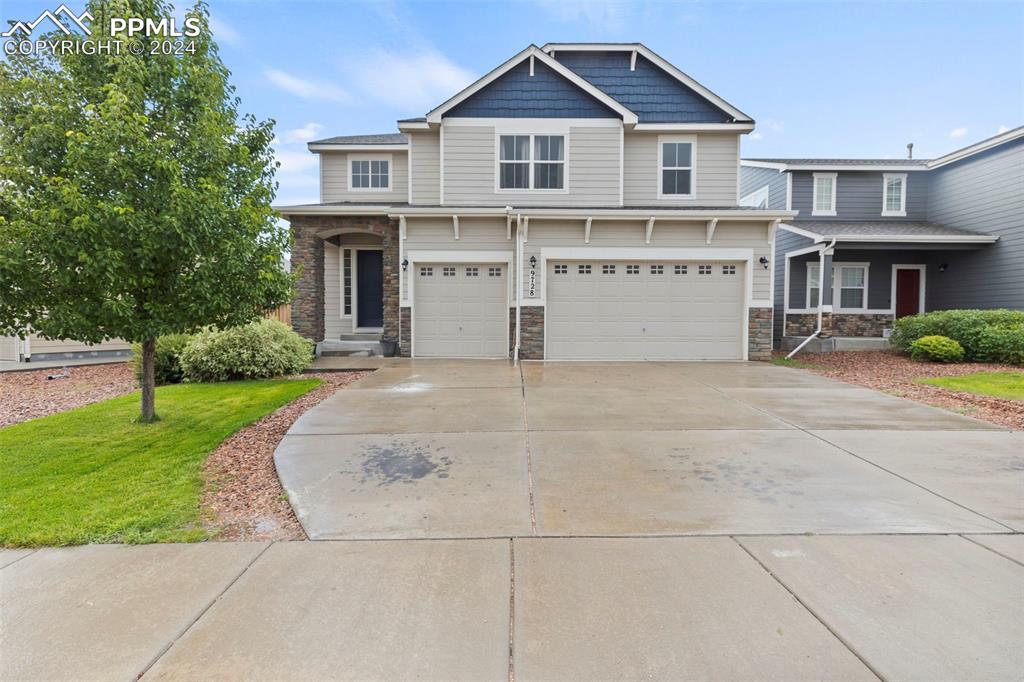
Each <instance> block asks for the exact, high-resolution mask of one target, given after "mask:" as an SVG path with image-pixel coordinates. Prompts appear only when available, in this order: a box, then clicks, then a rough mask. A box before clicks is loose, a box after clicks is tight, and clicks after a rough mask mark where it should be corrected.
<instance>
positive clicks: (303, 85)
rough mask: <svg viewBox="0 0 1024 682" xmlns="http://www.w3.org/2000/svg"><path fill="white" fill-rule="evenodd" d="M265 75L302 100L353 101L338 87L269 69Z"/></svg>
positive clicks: (274, 83)
mask: <svg viewBox="0 0 1024 682" xmlns="http://www.w3.org/2000/svg"><path fill="white" fill-rule="evenodd" d="M263 75H264V76H266V77H267V80H268V81H270V82H271V83H272V84H273V85H275V86H277V87H278V88H280V89H281V90H284V91H285V92H288V93H291V94H293V95H295V96H296V97H301V98H302V99H326V100H330V101H333V102H348V101H349V100H350V99H351V97H350V96H349V94H348V93H347V92H345V91H344V90H343V89H341V88H339V87H338V86H336V85H331V84H330V83H324V82H322V81H314V80H309V79H306V78H299V77H298V76H293V75H292V74H290V73H287V72H285V71H281V70H279V69H268V70H266V71H265V72H264V73H263Z"/></svg>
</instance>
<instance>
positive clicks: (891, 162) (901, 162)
mask: <svg viewBox="0 0 1024 682" xmlns="http://www.w3.org/2000/svg"><path fill="white" fill-rule="evenodd" d="M743 160H744V161H761V162H762V163H788V164H792V165H794V166H924V165H927V164H928V159H748V158H744V159H743Z"/></svg>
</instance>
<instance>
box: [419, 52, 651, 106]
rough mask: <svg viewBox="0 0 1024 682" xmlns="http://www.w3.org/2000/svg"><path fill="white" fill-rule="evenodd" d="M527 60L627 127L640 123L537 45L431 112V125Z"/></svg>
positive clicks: (520, 53) (517, 55)
mask: <svg viewBox="0 0 1024 682" xmlns="http://www.w3.org/2000/svg"><path fill="white" fill-rule="evenodd" d="M526 59H538V60H540V62H541V63H542V64H544V65H545V66H547V67H549V68H550V69H552V70H553V71H554V72H555V73H557V74H558V75H560V76H562V77H563V78H565V79H566V80H568V81H569V82H570V83H572V84H573V85H575V86H576V87H578V88H579V89H580V90H582V91H583V92H585V93H586V94H588V95H590V96H591V97H593V98H594V99H596V100H597V101H599V102H600V103H601V104H604V105H605V106H606V107H608V108H609V109H611V110H612V111H614V112H616V113H617V114H619V115H620V116H621V117H622V121H623V123H625V124H627V125H634V124H636V122H637V121H638V120H639V119H638V117H637V115H636V114H634V113H633V112H632V111H630V110H629V109H627V108H626V107H624V106H623V105H622V104H620V103H619V102H617V101H616V100H614V99H612V98H611V97H609V96H608V95H607V94H605V93H604V92H603V91H602V90H600V89H598V88H597V87H595V86H593V85H591V84H590V83H589V82H588V81H586V80H585V79H583V78H582V77H581V76H579V75H578V74H577V73H576V72H574V71H572V70H571V69H569V68H567V67H565V66H564V65H562V64H560V63H559V62H558V61H557V60H556V59H554V58H553V57H551V55H549V54H547V53H546V52H544V51H543V50H541V49H540V48H539V47H537V46H536V45H530V46H529V47H527V48H526V49H525V50H523V51H522V52H519V53H518V54H516V55H515V56H513V57H512V58H511V59H509V60H507V61H505V62H504V63H502V64H501V65H499V66H498V67H497V68H495V69H492V70H491V71H490V72H488V73H487V74H485V75H484V76H483V77H481V78H479V79H477V80H476V81H475V82H474V83H472V84H471V85H469V86H468V87H466V88H464V89H462V90H461V91H459V92H458V93H456V94H455V95H453V96H452V97H449V98H448V99H447V100H445V101H444V102H443V103H442V104H441V105H440V106H437V107H435V108H434V109H432V110H430V111H429V112H428V113H427V123H441V121H442V117H443V116H444V113H445V112H446V111H449V110H450V109H452V108H453V107H455V106H456V105H457V104H459V103H460V102H463V101H465V100H467V99H469V98H470V97H471V96H473V95H474V94H476V93H477V92H479V91H481V90H483V89H484V88H485V87H487V86H488V85H490V84H491V83H493V82H494V81H496V80H497V79H499V78H501V77H502V76H503V75H505V74H506V73H508V72H509V71H511V70H512V69H514V68H515V67H517V66H519V64H521V63H522V62H523V61H524V60H526Z"/></svg>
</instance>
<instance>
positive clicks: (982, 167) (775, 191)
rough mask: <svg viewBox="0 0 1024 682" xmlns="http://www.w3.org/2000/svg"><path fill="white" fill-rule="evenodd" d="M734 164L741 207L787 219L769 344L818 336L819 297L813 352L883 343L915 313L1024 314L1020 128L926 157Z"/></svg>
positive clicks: (1023, 137)
mask: <svg viewBox="0 0 1024 682" xmlns="http://www.w3.org/2000/svg"><path fill="white" fill-rule="evenodd" d="M741 166H742V171H741V181H740V193H741V200H740V203H741V204H743V205H745V206H752V207H760V208H764V209H772V210H792V211H796V212H797V215H796V217H795V219H793V220H787V221H785V222H783V223H781V224H780V226H779V231H778V234H777V237H776V242H775V258H774V261H775V267H774V269H775V295H774V302H775V314H774V320H775V339H776V345H777V346H778V345H781V346H782V347H784V348H786V349H791V348H793V347H795V346H796V345H797V344H799V343H800V342H802V341H803V340H804V339H805V338H807V337H808V336H810V335H812V334H814V333H815V332H816V331H818V330H819V307H818V306H819V300H820V303H821V308H820V313H821V316H820V319H821V326H820V332H819V333H818V339H819V340H815V341H812V343H811V344H810V345H809V346H808V348H809V349H815V350H832V349H839V348H844V347H845V348H849V347H863V346H864V341H863V339H864V338H877V339H878V345H883V344H884V341H882V339H883V338H884V337H885V336H886V335H887V332H888V330H889V329H890V328H891V326H892V321H893V320H894V319H895V318H897V317H902V316H904V315H912V314H915V313H919V312H925V311H931V310H944V309H951V308H1013V309H1024V127H1021V128H1016V129H1014V130H1010V131H1007V132H1005V133H1001V134H999V135H996V136H994V137H991V138H989V139H987V140H983V141H981V142H979V143H977V144H974V145H971V146H969V147H965V148H963V149H960V150H957V151H955V152H952V153H950V154H947V155H946V156H943V157H941V158H937V159H931V160H923V159H902V160H900V159H743V160H742V162H741ZM821 282H824V283H826V286H825V287H824V288H822V287H821V286H820V283H821ZM849 339H858V341H856V342H851V341H849Z"/></svg>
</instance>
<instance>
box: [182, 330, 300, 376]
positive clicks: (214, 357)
mask: <svg viewBox="0 0 1024 682" xmlns="http://www.w3.org/2000/svg"><path fill="white" fill-rule="evenodd" d="M312 361H313V342H311V341H308V340H306V339H304V338H302V337H301V336H299V335H298V334H296V333H295V332H294V331H292V330H291V329H290V328H289V327H288V326H287V325H284V324H282V323H280V322H277V321H276V320H259V321H257V322H251V323H249V324H247V325H243V326H241V327H232V328H231V329H207V330H204V331H202V332H200V333H199V334H197V335H196V336H195V338H193V339H192V341H191V343H189V344H188V347H187V348H185V351H184V352H183V353H182V354H181V369H182V372H183V373H184V376H185V381H189V382H211V381H230V380H234V379H266V378H269V377H277V376H284V375H288V374H298V373H299V372H301V371H302V370H304V369H306V368H307V367H309V365H310V363H311V362H312Z"/></svg>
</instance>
